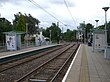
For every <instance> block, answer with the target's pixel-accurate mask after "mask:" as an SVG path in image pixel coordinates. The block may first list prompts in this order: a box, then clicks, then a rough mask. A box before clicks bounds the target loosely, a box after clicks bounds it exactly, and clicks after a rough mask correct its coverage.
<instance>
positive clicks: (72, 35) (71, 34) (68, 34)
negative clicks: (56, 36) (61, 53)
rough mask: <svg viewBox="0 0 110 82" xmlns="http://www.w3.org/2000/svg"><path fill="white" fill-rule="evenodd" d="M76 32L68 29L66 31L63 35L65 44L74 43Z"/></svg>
mask: <svg viewBox="0 0 110 82" xmlns="http://www.w3.org/2000/svg"><path fill="white" fill-rule="evenodd" d="M76 32H77V31H76V30H73V31H72V30H70V29H67V31H66V32H65V33H64V35H63V37H64V40H65V41H67V42H71V41H76Z"/></svg>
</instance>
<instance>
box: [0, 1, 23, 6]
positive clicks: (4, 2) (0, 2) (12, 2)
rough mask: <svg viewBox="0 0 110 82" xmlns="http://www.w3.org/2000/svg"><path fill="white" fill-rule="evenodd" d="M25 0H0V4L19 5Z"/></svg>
mask: <svg viewBox="0 0 110 82" xmlns="http://www.w3.org/2000/svg"><path fill="white" fill-rule="evenodd" d="M23 1H25V0H0V6H3V5H4V4H6V3H10V4H15V5H19V4H21V3H22V2H23Z"/></svg>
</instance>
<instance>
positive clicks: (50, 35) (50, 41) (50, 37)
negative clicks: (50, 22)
mask: <svg viewBox="0 0 110 82" xmlns="http://www.w3.org/2000/svg"><path fill="white" fill-rule="evenodd" d="M50 44H51V30H50Z"/></svg>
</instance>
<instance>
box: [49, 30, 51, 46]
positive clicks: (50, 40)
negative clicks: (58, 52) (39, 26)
mask: <svg viewBox="0 0 110 82" xmlns="http://www.w3.org/2000/svg"><path fill="white" fill-rule="evenodd" d="M49 32H50V44H51V30H49Z"/></svg>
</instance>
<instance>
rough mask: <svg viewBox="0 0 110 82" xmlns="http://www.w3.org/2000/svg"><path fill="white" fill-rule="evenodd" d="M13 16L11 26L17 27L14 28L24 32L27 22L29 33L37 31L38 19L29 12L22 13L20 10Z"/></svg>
mask: <svg viewBox="0 0 110 82" xmlns="http://www.w3.org/2000/svg"><path fill="white" fill-rule="evenodd" d="M14 16H15V20H13V26H14V28H17V29H16V30H20V31H24V32H26V23H27V24H28V33H29V34H35V33H37V32H38V29H39V27H38V25H39V23H40V21H39V20H38V19H36V18H34V17H32V15H31V14H28V15H26V14H25V15H23V14H22V13H21V12H19V13H17V14H15V15H14ZM19 22H20V23H19Z"/></svg>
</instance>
